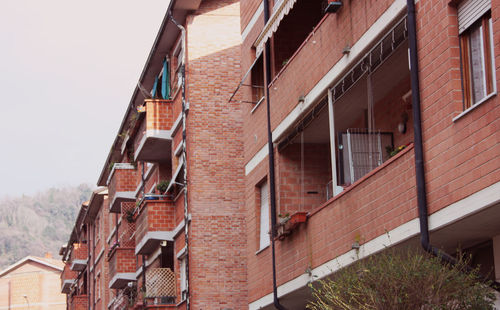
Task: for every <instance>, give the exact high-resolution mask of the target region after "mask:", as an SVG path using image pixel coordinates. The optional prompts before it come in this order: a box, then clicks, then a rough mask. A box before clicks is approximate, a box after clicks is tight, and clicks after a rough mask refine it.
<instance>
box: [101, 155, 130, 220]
mask: <svg viewBox="0 0 500 310" xmlns="http://www.w3.org/2000/svg"><path fill="white" fill-rule="evenodd" d="M136 183H137V169H136V167H135V166H134V165H132V164H129V163H115V164H114V165H113V168H112V169H111V172H110V174H109V178H108V182H107V184H108V191H109V201H110V204H109V210H110V212H114V213H120V211H121V203H122V202H133V201H135V192H134V191H135V189H136V186H137V184H136Z"/></svg>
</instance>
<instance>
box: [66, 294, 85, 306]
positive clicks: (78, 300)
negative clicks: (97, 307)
mask: <svg viewBox="0 0 500 310" xmlns="http://www.w3.org/2000/svg"><path fill="white" fill-rule="evenodd" d="M69 309H70V310H87V309H88V297H87V295H77V296H73V297H71V300H70V305H69Z"/></svg>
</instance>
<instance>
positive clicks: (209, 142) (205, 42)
mask: <svg viewBox="0 0 500 310" xmlns="http://www.w3.org/2000/svg"><path fill="white" fill-rule="evenodd" d="M239 12H240V7H239V1H235V0H209V1H203V2H202V4H201V7H200V9H199V10H198V11H197V12H196V15H191V16H189V17H188V21H187V27H188V28H187V36H188V40H187V44H188V47H187V49H188V62H187V70H188V77H187V83H188V93H187V96H188V100H189V103H190V111H189V115H188V128H187V150H188V155H187V156H188V158H187V160H188V164H187V167H188V176H187V179H188V182H189V183H188V186H189V188H188V195H189V211H190V213H191V215H192V221H191V227H190V233H191V236H190V250H189V254H190V256H189V257H190V261H189V264H190V292H191V294H192V295H191V296H192V300H191V301H192V307H193V308H194V309H198V308H200V309H201V308H203V309H220V308H232V309H246V308H247V307H248V305H247V303H246V273H245V265H244V261H245V256H244V249H245V248H246V246H245V233H244V227H245V220H244V217H243V196H242V195H241V192H242V191H243V184H244V183H243V161H242V153H243V143H242V135H243V131H242V128H243V127H242V126H243V123H242V115H241V112H242V109H241V107H242V105H241V103H238V102H234V101H232V102H228V100H229V97H230V96H231V94H232V92H233V91H234V89H235V88H236V86H237V85H238V82H239V78H240V74H241V72H240V44H241V35H240V24H239V22H240V18H239ZM200 275H203V276H200Z"/></svg>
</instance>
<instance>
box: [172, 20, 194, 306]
mask: <svg viewBox="0 0 500 310" xmlns="http://www.w3.org/2000/svg"><path fill="white" fill-rule="evenodd" d="M168 14H169V17H170V20H171V21H172V22H173V23H174V24H175V25H176V26H177V28H179V29H180V31H181V35H182V38H181V40H182V52H183V53H184V57H183V58H184V60H183V62H182V65H181V68H180V70H181V75H182V80H181V82H182V88H181V92H182V162H183V164H184V167H183V170H184V180H183V187H184V188H183V191H184V236H185V237H184V239H185V244H186V257H185V258H184V259H185V266H186V310H189V309H190V308H191V299H190V294H189V209H188V187H187V185H188V184H187V151H186V144H187V143H186V117H187V112H188V109H189V107H188V106H187V101H186V58H187V57H186V54H187V50H186V29H185V28H184V27H183V26H182V25H181V24H179V23H178V22H177V21H176V20H175V19H174V17H173V16H172V12H169V13H168Z"/></svg>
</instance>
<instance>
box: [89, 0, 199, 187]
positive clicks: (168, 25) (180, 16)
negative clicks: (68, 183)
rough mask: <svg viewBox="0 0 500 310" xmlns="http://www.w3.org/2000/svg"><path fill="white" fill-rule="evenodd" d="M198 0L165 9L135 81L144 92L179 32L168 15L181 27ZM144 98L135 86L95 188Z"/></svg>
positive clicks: (102, 182)
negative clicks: (147, 54) (151, 45)
mask: <svg viewBox="0 0 500 310" xmlns="http://www.w3.org/2000/svg"><path fill="white" fill-rule="evenodd" d="M201 1H202V0H172V1H171V2H170V4H169V6H168V9H167V12H166V14H165V17H164V18H163V22H162V24H161V26H160V29H159V31H158V34H157V35H156V39H155V41H154V43H153V47H152V48H151V51H150V52H149V56H148V59H147V60H146V64H145V65H144V68H143V69H142V73H141V77H140V78H139V83H140V84H141V85H142V86H143V87H144V88H146V89H151V88H152V87H153V83H154V80H155V77H156V75H157V74H158V72H160V70H161V68H162V65H163V63H162V60H163V58H164V57H165V55H166V54H167V53H168V52H169V51H170V50H171V49H172V47H173V45H174V43H175V41H176V39H177V37H178V35H179V33H180V30H179V28H177V26H176V25H174V24H173V23H172V22H171V21H170V18H169V14H168V12H172V17H173V18H174V19H175V20H176V21H177V22H178V23H180V24H184V22H185V20H186V15H187V14H188V13H190V12H192V11H196V10H197V9H198V7H199V6H200V4H201ZM143 100H144V96H143V95H142V94H141V92H140V90H139V87H138V86H136V87H135V89H134V92H133V94H132V98H131V100H130V103H129V105H128V107H127V110H126V112H125V116H124V117H123V120H122V123H121V125H120V129H119V130H118V133H117V135H116V137H115V141H114V142H113V145H112V147H111V150H110V152H109V154H108V157H107V159H106V162H105V163H104V167H103V169H102V171H101V175H100V176H99V179H98V181H97V185H98V186H104V185H106V184H105V182H106V180H107V178H108V177H107V175H108V174H109V170H108V166H109V163H110V162H112V161H113V159H118V158H119V157H120V156H121V147H120V145H121V142H122V140H123V137H120V135H119V134H120V133H121V132H124V131H125V129H126V128H127V126H128V123H129V122H130V117H131V116H132V115H133V114H132V113H131V112H132V111H134V110H135V109H136V107H137V106H139V105H141V104H142V103H143Z"/></svg>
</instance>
